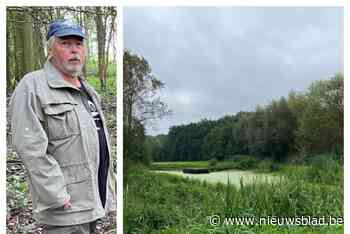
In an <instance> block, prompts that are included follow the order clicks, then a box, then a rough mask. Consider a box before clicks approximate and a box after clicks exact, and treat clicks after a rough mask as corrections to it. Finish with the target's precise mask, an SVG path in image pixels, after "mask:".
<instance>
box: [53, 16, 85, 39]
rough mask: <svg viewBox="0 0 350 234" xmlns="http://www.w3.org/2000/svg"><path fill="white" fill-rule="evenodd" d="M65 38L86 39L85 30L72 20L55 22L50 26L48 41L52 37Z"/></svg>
mask: <svg viewBox="0 0 350 234" xmlns="http://www.w3.org/2000/svg"><path fill="white" fill-rule="evenodd" d="M52 36H56V37H65V36H77V37H80V38H81V39H84V38H85V33H84V29H83V27H82V26H80V25H79V24H77V23H75V22H73V21H72V20H67V19H65V20H55V21H53V22H51V23H50V24H49V31H48V32H47V36H46V39H47V40H49V38H50V37H52Z"/></svg>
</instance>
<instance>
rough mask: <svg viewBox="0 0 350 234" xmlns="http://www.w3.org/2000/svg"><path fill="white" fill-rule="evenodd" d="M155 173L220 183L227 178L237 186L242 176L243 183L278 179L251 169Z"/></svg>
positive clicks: (224, 182)
mask: <svg viewBox="0 0 350 234" xmlns="http://www.w3.org/2000/svg"><path fill="white" fill-rule="evenodd" d="M154 172H156V173H160V174H162V173H166V174H171V175H177V176H182V177H186V178H190V179H195V180H201V181H206V182H208V183H213V184H216V183H222V184H227V180H228V179H229V181H230V184H234V185H237V186H239V185H240V179H241V178H242V181H243V184H247V183H252V182H253V181H254V180H255V181H257V182H273V181H275V180H277V179H279V177H278V176H273V175H271V174H266V173H254V172H252V171H241V170H226V171H217V172H211V173H208V174H187V173H183V172H182V171H174V170H172V171H170V170H169V171H154Z"/></svg>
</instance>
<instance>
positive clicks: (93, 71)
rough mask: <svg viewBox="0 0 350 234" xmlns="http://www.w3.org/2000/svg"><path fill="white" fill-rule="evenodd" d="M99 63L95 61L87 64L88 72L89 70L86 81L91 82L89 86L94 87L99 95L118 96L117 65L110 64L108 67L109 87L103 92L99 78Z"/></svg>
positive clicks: (92, 60)
mask: <svg viewBox="0 0 350 234" xmlns="http://www.w3.org/2000/svg"><path fill="white" fill-rule="evenodd" d="M96 63H97V62H96V61H95V60H94V59H91V60H89V62H87V64H86V70H87V77H86V80H87V81H88V82H89V84H90V85H91V86H92V87H94V89H95V90H96V91H97V92H98V93H99V94H103V93H105V94H108V95H113V96H116V92H117V88H116V87H117V86H116V70H115V69H116V66H115V64H112V63H110V64H109V66H108V71H109V72H108V77H107V85H106V86H107V87H106V91H103V90H102V89H101V81H100V79H99V78H98V76H97V72H98V69H97V64H96Z"/></svg>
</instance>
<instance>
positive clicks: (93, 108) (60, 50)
mask: <svg viewBox="0 0 350 234" xmlns="http://www.w3.org/2000/svg"><path fill="white" fill-rule="evenodd" d="M84 37H85V35H84V32H83V29H82V27H81V26H79V25H77V24H75V23H73V22H72V21H69V20H61V21H54V22H52V23H51V24H50V25H49V30H48V34H47V40H48V59H47V62H46V64H45V66H44V68H43V69H42V70H38V71H34V72H31V73H29V74H27V75H25V76H24V77H23V79H22V80H21V81H20V83H19V84H18V86H17V87H16V89H15V92H14V94H13V96H12V99H11V103H10V113H11V117H12V119H11V126H12V134H13V135H12V141H13V145H14V147H15V150H16V151H17V153H18V155H19V156H20V157H21V158H22V159H23V162H24V164H25V166H26V168H27V170H28V182H29V188H30V192H31V196H32V200H33V208H34V217H35V219H36V220H37V221H38V222H39V223H43V224H47V233H94V230H95V226H96V220H97V219H99V218H102V217H104V216H105V214H106V213H107V212H108V211H112V210H115V202H116V198H115V177H114V174H113V166H112V164H113V163H112V161H111V157H110V156H111V153H110V147H109V143H108V133H107V129H106V123H105V120H104V117H103V113H102V110H101V105H100V99H99V96H98V95H97V93H96V92H95V91H94V90H93V89H92V88H91V87H90V86H89V85H88V83H87V82H86V81H85V80H84V79H83V78H82V77H81V72H82V67H83V64H84V60H85V47H84Z"/></svg>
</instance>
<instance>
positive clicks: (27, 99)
mask: <svg viewBox="0 0 350 234" xmlns="http://www.w3.org/2000/svg"><path fill="white" fill-rule="evenodd" d="M10 114H11V130H12V144H13V146H14V147H15V150H16V152H17V154H18V155H19V156H20V157H21V158H22V160H23V162H24V165H25V167H26V168H27V170H28V180H29V181H28V182H29V186H30V191H31V195H32V199H33V205H34V209H35V211H37V212H40V211H43V210H46V209H50V208H57V207H60V206H63V205H64V203H65V202H66V201H68V200H69V199H70V196H69V194H68V193H67V189H66V185H65V180H64V176H63V173H62V171H61V168H60V166H59V164H58V162H57V161H56V160H55V159H54V157H53V156H52V155H50V154H48V153H47V146H48V138H47V134H46V132H45V130H44V128H43V121H44V116H43V114H42V110H41V105H40V102H39V99H38V98H37V96H36V95H35V94H34V92H33V90H31V85H30V84H28V82H26V80H25V78H23V79H22V81H21V82H20V84H19V85H18V87H17V88H16V90H15V92H14V94H13V95H12V98H11V102H10Z"/></svg>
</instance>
